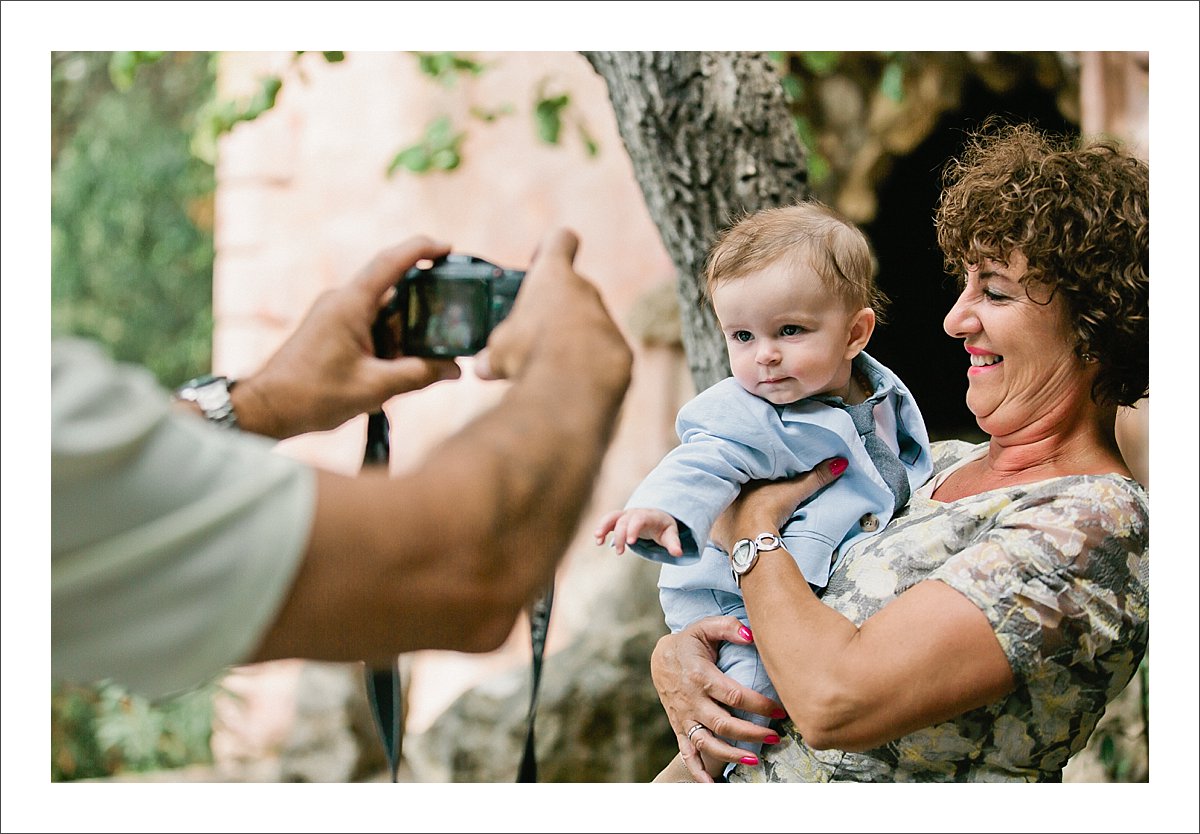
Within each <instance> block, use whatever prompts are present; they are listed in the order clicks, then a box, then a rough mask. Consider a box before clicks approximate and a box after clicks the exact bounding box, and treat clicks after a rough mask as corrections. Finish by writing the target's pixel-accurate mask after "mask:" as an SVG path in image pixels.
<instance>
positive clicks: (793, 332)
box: [779, 324, 807, 336]
mask: <svg viewBox="0 0 1200 834" xmlns="http://www.w3.org/2000/svg"><path fill="white" fill-rule="evenodd" d="M805 332H807V331H806V330H805V329H804V328H803V327H801V326H800V325H798V324H785V325H784V326H783V327H781V328H779V335H780V336H799V335H800V334H801V333H805Z"/></svg>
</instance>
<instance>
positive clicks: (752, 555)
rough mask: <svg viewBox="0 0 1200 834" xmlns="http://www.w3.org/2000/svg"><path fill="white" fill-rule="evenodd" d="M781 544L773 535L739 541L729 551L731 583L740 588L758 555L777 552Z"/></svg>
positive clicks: (759, 535) (762, 535)
mask: <svg viewBox="0 0 1200 834" xmlns="http://www.w3.org/2000/svg"><path fill="white" fill-rule="evenodd" d="M781 547H783V542H781V541H780V540H779V536H777V535H775V534H774V533H759V534H758V535H757V536H755V537H754V538H752V539H739V540H738V542H737V543H736V544H734V546H733V550H731V551H729V565H730V567H731V568H732V569H733V581H734V582H736V583H737V586H738V587H739V588H740V587H742V577H743V576H745V575H746V574H748V573H749V572H750V570H751V568H753V567H754V565H755V563H757V562H758V554H759V553H762V552H764V551H768V550H778V549H779V548H781Z"/></svg>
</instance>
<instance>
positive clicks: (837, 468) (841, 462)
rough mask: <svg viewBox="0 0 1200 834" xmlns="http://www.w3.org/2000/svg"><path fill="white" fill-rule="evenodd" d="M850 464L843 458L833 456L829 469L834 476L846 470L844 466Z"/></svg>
mask: <svg viewBox="0 0 1200 834" xmlns="http://www.w3.org/2000/svg"><path fill="white" fill-rule="evenodd" d="M849 465H850V461H848V460H846V459H845V458H834V459H833V461H832V462H831V463H830V464H829V471H830V472H831V473H833V475H834V476H835V477H836V476H838V475H841V474H842V473H843V472H845V471H846V467H847V466H849Z"/></svg>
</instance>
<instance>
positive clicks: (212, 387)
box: [175, 374, 237, 429]
mask: <svg viewBox="0 0 1200 834" xmlns="http://www.w3.org/2000/svg"><path fill="white" fill-rule="evenodd" d="M235 384H237V381H236V380H232V379H229V378H228V377H224V376H213V375H212V374H207V375H205V376H198V377H196V378H195V379H190V380H188V381H187V382H185V383H184V384H183V385H180V386H179V387H178V388H176V389H175V397H176V398H177V399H180V400H183V401H184V402H191V403H195V404H196V405H197V406H199V407H200V411H201V413H202V414H203V415H204V419H206V420H208V421H209V422H210V423H212V424H214V425H216V426H220V427H221V428H226V429H232V428H236V427H237V414H236V413H235V412H234V410H233V399H232V398H231V397H230V394H229V392H230V391H231V390H233V386H234V385H235Z"/></svg>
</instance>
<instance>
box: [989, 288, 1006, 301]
mask: <svg viewBox="0 0 1200 834" xmlns="http://www.w3.org/2000/svg"><path fill="white" fill-rule="evenodd" d="M983 297H984V298H986V299H987V300H988V301H1008V296H1007V295H1001V294H1000V293H998V292H994V291H992V290H984V291H983Z"/></svg>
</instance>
